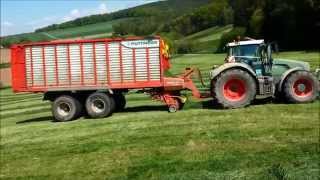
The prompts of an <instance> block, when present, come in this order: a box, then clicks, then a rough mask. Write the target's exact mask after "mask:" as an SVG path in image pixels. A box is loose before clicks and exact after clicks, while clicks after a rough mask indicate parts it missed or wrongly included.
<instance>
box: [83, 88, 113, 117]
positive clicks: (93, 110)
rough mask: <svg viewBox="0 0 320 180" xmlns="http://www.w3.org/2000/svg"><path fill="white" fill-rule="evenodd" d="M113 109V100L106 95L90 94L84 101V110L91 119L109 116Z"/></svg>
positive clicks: (99, 93)
mask: <svg viewBox="0 0 320 180" xmlns="http://www.w3.org/2000/svg"><path fill="white" fill-rule="evenodd" d="M114 109H115V103H114V99H113V98H112V97H111V96H109V95H108V94H106V93H102V92H95V93H92V94H91V95H90V96H89V97H88V98H87V100H86V110H87V113H88V115H89V116H90V117H91V118H103V117H107V116H110V115H111V114H112V112H113V111H114Z"/></svg>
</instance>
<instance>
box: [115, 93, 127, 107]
mask: <svg viewBox="0 0 320 180" xmlns="http://www.w3.org/2000/svg"><path fill="white" fill-rule="evenodd" d="M113 98H114V102H115V107H116V109H115V110H116V111H118V112H120V111H123V110H124V108H125V107H126V104H127V101H126V98H125V96H124V95H123V94H122V93H115V94H114V95H113Z"/></svg>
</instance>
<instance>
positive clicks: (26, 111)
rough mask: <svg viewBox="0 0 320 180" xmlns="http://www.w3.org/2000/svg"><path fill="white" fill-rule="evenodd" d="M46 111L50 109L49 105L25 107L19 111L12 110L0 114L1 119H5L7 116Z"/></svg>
mask: <svg viewBox="0 0 320 180" xmlns="http://www.w3.org/2000/svg"><path fill="white" fill-rule="evenodd" d="M46 111H50V106H49V107H43V108H34V109H32V108H31V109H27V110H24V111H21V112H12V113H5V114H1V115H0V117H1V120H4V119H7V118H9V117H10V118H11V117H16V116H20V115H28V114H36V113H42V112H46Z"/></svg>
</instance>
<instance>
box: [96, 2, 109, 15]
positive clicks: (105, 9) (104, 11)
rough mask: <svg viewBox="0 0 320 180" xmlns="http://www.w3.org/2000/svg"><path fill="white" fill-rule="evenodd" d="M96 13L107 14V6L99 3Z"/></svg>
mask: <svg viewBox="0 0 320 180" xmlns="http://www.w3.org/2000/svg"><path fill="white" fill-rule="evenodd" d="M98 11H99V13H100V14H104V13H107V12H108V10H107V5H106V4H105V3H101V4H100V5H99V8H98Z"/></svg>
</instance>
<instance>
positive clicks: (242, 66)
mask: <svg viewBox="0 0 320 180" xmlns="http://www.w3.org/2000/svg"><path fill="white" fill-rule="evenodd" d="M234 68H239V69H243V70H245V71H247V72H248V73H249V74H250V75H251V76H252V77H253V78H254V79H255V80H256V81H257V78H256V73H255V72H254V71H253V70H252V68H251V67H250V66H249V65H247V64H243V63H225V64H223V65H221V66H219V67H217V68H215V69H213V70H211V71H210V77H211V80H212V79H214V78H216V77H217V76H218V75H219V74H220V73H222V72H224V71H226V70H228V69H234Z"/></svg>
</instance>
